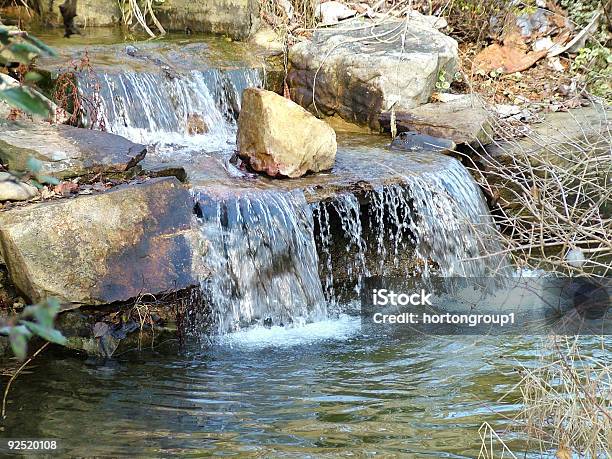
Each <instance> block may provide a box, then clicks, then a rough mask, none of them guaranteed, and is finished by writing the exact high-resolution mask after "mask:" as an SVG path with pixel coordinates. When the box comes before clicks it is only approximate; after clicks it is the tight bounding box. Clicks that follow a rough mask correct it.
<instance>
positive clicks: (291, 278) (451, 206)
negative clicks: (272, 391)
mask: <svg viewBox="0 0 612 459" xmlns="http://www.w3.org/2000/svg"><path fill="white" fill-rule="evenodd" d="M98 81H99V83H98V84H96V85H95V87H92V85H91V83H90V82H87V81H83V82H82V84H81V90H82V91H83V92H85V93H87V94H89V95H90V97H91V98H98V102H99V108H100V109H99V111H98V112H97V114H96V116H95V117H94V116H91V117H90V119H88V120H86V122H87V123H89V124H90V125H92V126H97V125H101V124H103V125H104V126H105V128H106V129H107V130H109V131H111V132H113V133H116V134H119V135H122V136H124V137H127V138H129V139H130V140H133V141H137V142H141V143H145V144H148V145H154V146H155V148H154V149H152V150H153V153H154V155H159V156H161V157H162V158H164V157H166V158H170V159H172V160H176V159H177V158H178V159H179V160H181V159H182V160H183V163H184V164H187V163H190V162H191V159H196V158H197V157H198V156H202V155H203V154H204V155H213V156H215V155H220V156H223V157H228V156H229V154H231V153H232V152H233V150H234V148H235V135H236V118H237V114H238V112H239V110H240V94H241V93H242V90H243V89H244V88H245V87H248V86H261V84H262V79H261V75H260V73H259V71H257V70H248V69H247V70H229V71H221V70H215V69H211V70H205V71H196V70H193V71H191V72H187V73H183V74H170V73H168V72H161V73H158V74H155V73H138V72H133V71H130V72H125V73H104V74H100V75H98ZM364 149H365V150H364V152H366V151H368V147H364ZM150 154H151V149H150ZM342 154H343V153H342V151H339V153H338V155H339V156H340V155H342ZM399 155H401V153H397V154H394V155H393V156H392V158H398V157H400V156H399ZM437 158H439V155H438V156H437ZM379 159H380V158H379ZM387 159H389V158H387ZM387 159H385V169H384V170H385V171H387V169H389V165H388V164H387ZM407 159H408V160H409V163H411V162H412V161H413V159H409V158H407ZM350 161H352V160H350V159H349V167H348V169H351V170H352V169H356V170H357V171H358V172H357V175H359V173H360V172H359V171H361V169H358V168H355V167H354V165H353V164H352V163H350ZM380 161H382V160H380ZM402 161H404V160H402V159H400V162H402ZM419 161H421V162H419ZM438 161H440V160H438ZM441 163H442V164H443V166H442V167H436V166H435V165H434V166H431V165H430V166H427V165H426V164H427V162H426V161H425V162H423V161H422V158H419V160H418V161H416V162H414V164H415V165H416V167H417V168H418V169H419V170H418V171H412V169H411V168H410V167H408V168H407V169H406V168H404V169H402V171H400V174H399V178H398V177H397V174H396V180H394V181H393V183H391V184H389V183H386V180H385V177H380V176H379V177H373V179H372V180H369V179H368V178H367V177H364V178H363V179H362V177H361V176H359V177H358V178H357V180H359V181H361V182H365V183H368V185H369V186H368V187H366V189H369V191H360V192H348V191H347V192H340V193H339V194H336V195H335V196H333V197H332V198H327V200H325V201H322V202H314V203H311V204H309V203H308V202H307V199H306V197H305V194H304V191H303V190H301V189H299V188H298V189H296V190H294V191H287V190H286V189H282V188H283V187H282V186H276V187H275V186H274V185H272V186H270V184H269V183H268V184H267V185H265V186H259V185H257V183H259V182H249V183H242V182H241V184H240V186H239V187H236V188H232V187H231V186H227V185H226V186H225V187H221V191H220V189H219V184H218V182H215V183H214V184H213V183H212V182H211V184H210V185H206V184H204V185H200V186H198V188H197V190H196V191H194V195H195V198H196V201H197V208H198V209H199V222H200V229H201V231H200V233H201V235H202V240H203V242H204V245H205V246H206V252H205V255H204V256H203V258H204V260H203V262H204V265H205V266H206V268H207V269H208V271H209V272H210V274H209V275H207V276H204V277H203V278H202V281H201V285H202V290H203V292H204V295H203V297H204V299H205V300H204V301H205V302H206V304H207V305H208V307H210V311H211V314H210V315H211V317H209V318H208V319H207V323H208V324H210V323H211V322H212V325H213V326H214V329H213V333H221V334H223V333H227V332H231V331H235V330H238V329H241V328H244V327H248V326H251V325H252V324H255V323H258V324H262V325H281V324H282V325H290V324H293V325H297V324H303V323H305V322H308V321H315V320H320V319H322V318H325V317H326V316H327V315H328V314H331V312H332V311H333V312H337V311H338V310H339V309H340V310H341V303H342V302H343V301H345V300H347V298H349V299H350V298H351V295H352V298H354V297H355V292H356V291H357V290H358V289H359V286H360V284H361V280H362V278H363V277H364V276H367V275H374V274H375V275H396V274H398V273H401V274H402V275H423V276H427V275H429V274H431V273H439V274H442V275H447V276H457V275H459V276H483V275H485V274H487V273H490V272H492V271H494V270H495V268H496V267H497V266H498V265H499V264H500V263H501V260H502V259H501V258H500V257H484V258H483V256H484V255H485V254H487V253H493V252H498V251H499V250H498V249H499V248H498V247H497V245H496V244H497V243H496V240H495V237H494V230H493V226H492V221H491V218H490V216H489V214H488V209H487V207H486V204H485V203H484V200H483V198H482V195H481V193H480V190H479V189H478V186H477V185H476V183H475V182H474V181H473V180H472V178H471V177H470V175H469V173H468V172H467V171H466V170H465V168H463V166H461V164H460V163H459V162H458V161H456V160H454V159H451V158H444V160H443V161H441ZM398 164H399V163H398ZM423 164H425V166H423ZM345 166H346V164H345ZM192 167H201V166H197V165H196V166H193V165H192ZM371 167H372V166H371V165H368V169H370V168H371ZM392 172H394V173H395V172H396V171H392ZM385 173H387V174H388V172H385ZM217 178H218V177H217ZM227 180H231V177H228V178H227ZM277 183H278V182H277ZM260 188H266V189H265V190H263V189H260ZM304 188H308V187H304ZM338 285H341V286H342V287H341V288H338ZM347 291H348V296H347ZM330 304H333V305H334V307H333V308H330V307H329V305H330ZM211 319H212V320H211Z"/></svg>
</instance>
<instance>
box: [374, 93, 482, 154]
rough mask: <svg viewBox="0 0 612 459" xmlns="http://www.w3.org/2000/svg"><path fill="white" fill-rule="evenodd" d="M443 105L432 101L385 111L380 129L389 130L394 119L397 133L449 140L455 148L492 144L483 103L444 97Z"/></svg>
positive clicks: (474, 98) (463, 97)
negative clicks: (413, 132) (412, 106)
mask: <svg viewBox="0 0 612 459" xmlns="http://www.w3.org/2000/svg"><path fill="white" fill-rule="evenodd" d="M447 96H448V97H449V99H448V100H447V101H444V102H434V103H429V104H425V105H421V106H420V107H417V108H414V109H411V110H408V111H403V112H402V111H399V112H398V111H396V112H395V113H394V116H392V114H391V112H385V113H383V114H382V115H381V117H380V127H381V130H383V131H385V132H390V131H391V120H392V118H393V117H394V118H395V120H394V121H395V128H396V130H397V132H398V133H401V132H407V131H416V132H418V133H420V134H425V135H430V136H433V137H439V138H444V139H449V140H452V141H453V142H454V143H455V144H457V145H462V144H465V145H471V146H472V147H474V148H478V147H479V146H481V145H488V144H490V143H491V142H492V141H493V123H492V115H491V113H490V112H489V110H487V108H486V107H485V105H484V101H483V100H482V99H481V98H480V97H479V96H476V95H470V94H466V95H458V96H454V95H453V96H451V95H447Z"/></svg>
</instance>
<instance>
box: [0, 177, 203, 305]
mask: <svg viewBox="0 0 612 459" xmlns="http://www.w3.org/2000/svg"><path fill="white" fill-rule="evenodd" d="M192 207H193V204H192V199H191V196H190V194H189V191H188V190H187V189H186V188H185V187H184V186H183V185H182V184H181V183H180V182H179V181H178V180H176V179H175V178H160V179H151V180H148V181H146V182H144V183H142V184H132V185H125V186H120V187H117V188H114V189H112V190H110V191H108V192H106V193H101V194H98V195H90V196H82V197H78V198H76V199H66V200H60V201H55V202H50V203H41V204H36V205H31V206H27V207H21V208H15V209H11V210H8V211H6V212H2V213H0V248H1V252H2V256H3V258H4V260H5V262H6V265H7V268H8V271H9V275H10V277H11V280H12V281H13V283H14V284H15V286H16V287H17V288H18V289H19V290H20V291H21V292H23V293H24V294H25V295H26V296H27V297H28V299H29V300H31V301H34V302H37V301H40V300H41V299H43V298H46V297H50V296H52V297H56V298H58V299H59V300H60V301H61V302H62V304H63V305H64V308H70V307H74V306H75V305H82V304H108V303H112V302H115V301H126V300H129V299H130V298H134V297H137V296H138V295H140V294H142V293H152V294H157V293H160V292H170V291H177V290H181V289H184V288H188V287H191V286H194V285H197V281H196V279H195V278H194V277H195V276H194V271H193V269H192V256H193V254H194V251H193V250H192V248H193V247H194V245H193V240H194V233H193V231H194V230H193V229H192V227H191V221H192V217H193V214H192Z"/></svg>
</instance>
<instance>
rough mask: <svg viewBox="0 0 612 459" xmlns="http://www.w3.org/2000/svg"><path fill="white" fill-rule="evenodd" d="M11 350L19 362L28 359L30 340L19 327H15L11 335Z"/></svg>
mask: <svg viewBox="0 0 612 459" xmlns="http://www.w3.org/2000/svg"><path fill="white" fill-rule="evenodd" d="M9 342H10V343H11V349H12V350H13V353H14V354H15V356H16V357H17V358H18V359H19V360H23V359H25V358H26V355H27V354H28V339H27V338H26V336H25V335H24V333H23V331H22V330H21V329H20V328H19V327H14V328H13V329H12V330H11V332H10V333H9Z"/></svg>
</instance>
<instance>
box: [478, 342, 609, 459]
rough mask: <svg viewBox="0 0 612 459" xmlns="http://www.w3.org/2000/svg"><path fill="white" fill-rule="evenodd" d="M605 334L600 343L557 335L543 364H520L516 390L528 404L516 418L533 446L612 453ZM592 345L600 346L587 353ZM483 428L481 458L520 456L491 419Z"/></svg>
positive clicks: (547, 451) (557, 451)
mask: <svg viewBox="0 0 612 459" xmlns="http://www.w3.org/2000/svg"><path fill="white" fill-rule="evenodd" d="M593 339H595V338H593ZM600 339H601V343H600V345H601V347H598V346H592V343H591V344H587V342H586V341H585V339H584V337H583V338H571V337H558V336H557V337H551V338H550V341H549V342H548V343H547V344H546V345H545V347H544V349H543V352H542V354H541V357H540V360H539V362H538V364H537V365H535V366H534V368H522V369H521V370H520V373H521V376H522V379H521V381H520V382H519V383H518V384H517V385H516V386H515V387H514V388H513V389H512V391H511V392H510V393H514V392H515V390H516V389H518V390H519V392H520V395H521V399H522V404H523V409H522V410H521V412H520V413H519V414H518V415H517V416H516V418H515V419H514V423H513V424H514V426H516V427H518V428H519V431H520V432H521V433H522V436H523V437H525V440H526V443H527V449H528V450H529V451H539V452H540V453H541V454H543V455H553V454H554V455H555V456H556V457H557V458H559V459H565V458H571V457H576V455H579V457H591V458H600V457H601V458H603V457H611V456H610V455H611V454H612V449H611V448H612V370H611V369H610V365H609V361H608V359H607V354H606V352H607V351H606V349H605V346H606V342H605V338H600ZM607 344H608V345H609V342H608V343H607ZM587 347H588V348H589V349H592V348H593V347H595V350H594V351H591V352H589V353H588V354H587V353H586V352H585V349H586V348H587ZM480 434H481V439H482V449H481V454H480V457H481V458H492V457H504V454H505V457H516V456H515V455H514V454H513V453H512V452H511V451H510V449H509V448H508V447H507V446H506V444H505V443H504V441H503V438H502V437H503V434H498V433H496V432H495V431H494V430H493V429H492V428H491V427H490V426H489V425H488V424H486V425H485V424H483V426H482V427H481V429H480Z"/></svg>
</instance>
